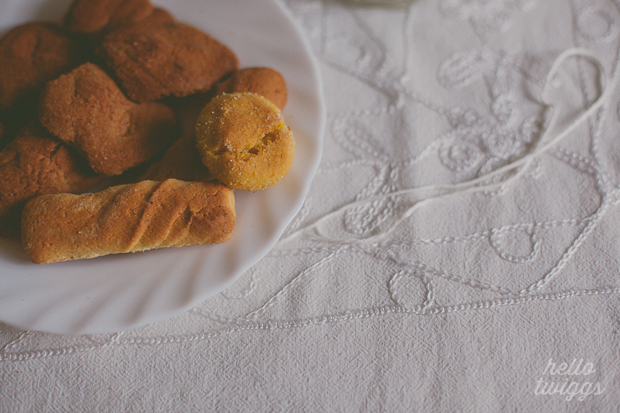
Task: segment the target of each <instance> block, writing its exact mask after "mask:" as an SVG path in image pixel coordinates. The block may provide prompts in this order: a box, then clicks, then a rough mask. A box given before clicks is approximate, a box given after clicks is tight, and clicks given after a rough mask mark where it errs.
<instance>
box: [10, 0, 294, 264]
mask: <svg viewBox="0 0 620 413" xmlns="http://www.w3.org/2000/svg"><path fill="white" fill-rule="evenodd" d="M191 96H200V98H201V99H204V101H205V102H208V103H207V104H206V106H205V107H204V109H203V110H202V112H201V113H200V116H199V117H198V119H197V121H196V127H195V131H191V132H190V133H186V134H185V135H184V134H183V133H182V130H181V127H180V125H179V123H180V122H179V118H180V113H179V110H181V109H180V108H183V107H184V104H183V102H184V100H188V99H191ZM286 102H287V89H286V82H285V81H284V78H283V77H282V75H281V74H280V73H279V72H277V71H276V70H274V69H271V68H266V67H260V68H259V67H251V68H243V69H240V68H239V60H238V58H237V56H236V55H235V53H234V52H233V51H232V50H231V49H230V48H228V47H227V46H226V45H224V44H223V43H221V42H220V41H218V40H216V39H214V38H213V37H211V36H210V35H208V34H207V33H205V32H203V31H201V30H200V29H198V28H196V27H193V26H190V25H188V24H185V23H182V22H178V21H177V20H176V19H175V18H174V16H173V15H172V14H171V13H170V12H169V11H166V10H163V9H161V8H157V7H155V6H153V5H152V4H151V3H150V1H149V0H74V2H73V3H72V4H71V6H70V8H69V10H68V12H67V14H66V17H65V19H64V22H63V24H62V25H59V24H53V23H42V22H31V23H26V24H23V25H20V26H18V27H15V28H13V29H12V30H10V31H9V32H8V33H6V34H5V35H4V36H3V37H2V38H0V236H2V237H13V238H21V240H22V243H23V246H24V249H25V251H26V252H27V254H28V256H29V257H30V258H31V260H32V261H33V262H34V263H37V264H43V263H53V262H58V261H67V260H73V259H81V258H93V257H97V256H101V255H107V254H115V253H124V252H136V251H144V250H150V249H155V248H162V247H169V246H183V245H190V244H212V243H221V242H224V241H226V240H228V239H229V238H230V237H231V235H232V232H233V228H234V223H235V199H234V191H233V190H234V189H237V190H249V191H258V190H262V189H265V188H268V187H270V186H272V185H274V184H276V183H277V182H278V181H279V180H280V179H282V177H283V176H284V175H285V174H286V172H287V171H288V169H289V167H290V165H291V163H292V160H293V155H294V148H295V141H294V138H293V135H292V133H291V131H290V128H289V127H288V126H287V125H286V124H285V123H284V120H283V117H282V113H281V110H282V109H283V108H284V106H285V105H286ZM194 132H195V133H194Z"/></svg>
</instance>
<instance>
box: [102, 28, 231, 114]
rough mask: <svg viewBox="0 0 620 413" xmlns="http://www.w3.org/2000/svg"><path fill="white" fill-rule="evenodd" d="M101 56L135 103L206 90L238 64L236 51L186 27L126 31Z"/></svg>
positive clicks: (113, 36)
mask: <svg viewBox="0 0 620 413" xmlns="http://www.w3.org/2000/svg"><path fill="white" fill-rule="evenodd" d="M98 54H99V56H100V57H101V58H103V60H104V61H105V62H106V64H107V66H108V67H109V68H110V69H111V71H112V73H113V74H114V76H115V77H116V79H118V81H119V83H120V85H121V86H122V88H123V90H124V91H125V93H126V94H127V96H129V98H130V99H132V100H134V101H136V102H147V101H151V100H157V99H160V98H163V97H165V96H170V95H173V96H177V97H183V96H187V95H190V94H193V93H197V92H206V91H208V90H209V89H210V88H211V87H212V86H213V85H214V84H215V83H216V82H218V81H219V80H220V79H221V78H222V77H224V76H226V75H228V74H229V73H232V72H233V71H234V70H236V69H237V67H238V65H239V62H238V59H237V56H236V55H235V54H234V53H233V51H232V50H230V49H229V48H228V47H226V46H225V45H223V44H222V43H220V42H218V41H217V40H215V39H214V38H212V37H211V36H209V35H208V34H206V33H204V32H202V31H200V30H198V29H197V28H195V27H192V26H189V25H187V24H183V23H167V24H150V25H138V26H128V27H122V28H120V29H118V30H115V31H113V32H111V33H109V34H107V35H106V36H105V37H104V38H103V40H102V42H101V46H100V48H99V49H98Z"/></svg>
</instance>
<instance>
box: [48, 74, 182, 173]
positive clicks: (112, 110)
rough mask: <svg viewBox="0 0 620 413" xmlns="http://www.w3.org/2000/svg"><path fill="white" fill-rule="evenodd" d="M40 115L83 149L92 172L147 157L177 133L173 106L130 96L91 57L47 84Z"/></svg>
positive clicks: (114, 170)
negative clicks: (130, 98)
mask: <svg viewBox="0 0 620 413" xmlns="http://www.w3.org/2000/svg"><path fill="white" fill-rule="evenodd" d="M39 120H40V121H41V123H42V124H43V126H45V127H46V128H47V129H48V130H49V131H50V132H51V133H52V135H54V136H56V137H58V138H59V139H61V140H62V141H64V142H66V143H67V144H68V145H71V146H73V147H75V148H76V149H77V150H78V151H79V152H80V153H82V154H83V155H84V157H85V158H86V160H87V161H88V163H89V165H90V166H91V167H92V168H93V170H94V171H95V172H97V173H99V174H102V175H108V176H111V175H119V174H121V173H123V172H124V171H126V170H127V169H129V168H131V167H133V166H136V165H138V164H141V163H143V162H146V161H148V160H150V159H152V158H153V157H154V156H155V155H157V154H158V153H162V152H163V151H165V150H166V149H167V148H168V147H169V146H170V145H171V144H172V143H173V142H174V141H175V140H176V139H177V138H178V135H179V132H178V125H177V122H176V118H175V115H174V112H173V111H172V109H170V108H169V107H168V106H166V105H163V104H161V103H155V102H148V103H142V104H137V103H134V102H132V101H130V100H129V99H127V98H126V97H125V95H124V94H123V93H122V91H121V90H120V89H119V88H118V86H117V85H116V83H115V82H114V80H112V78H110V77H109V76H108V75H107V74H106V73H105V72H104V71H103V70H102V69H100V68H99V67H98V66H96V65H95V64H93V63H85V64H83V65H82V66H80V67H78V68H76V69H75V70H73V71H71V72H70V73H68V74H66V75H63V76H61V77H59V78H58V79H56V80H53V81H51V82H49V83H48V84H47V86H46V87H45V89H44V90H43V93H42V94H41V100H40V104H39Z"/></svg>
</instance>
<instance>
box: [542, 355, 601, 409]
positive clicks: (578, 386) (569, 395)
mask: <svg viewBox="0 0 620 413" xmlns="http://www.w3.org/2000/svg"><path fill="white" fill-rule="evenodd" d="M595 372H596V368H595V367H594V364H592V363H590V362H587V361H586V362H584V360H583V359H579V360H577V359H574V360H573V361H572V362H571V363H570V364H568V363H556V362H554V361H553V359H549V362H548V363H547V367H545V370H544V371H543V374H542V377H540V378H539V379H538V380H536V388H535V389H534V394H535V395H537V396H560V397H564V399H565V400H566V401H571V400H573V399H575V400H579V401H584V400H586V399H587V398H588V397H590V396H598V395H600V394H602V393H603V392H604V391H605V388H604V387H603V386H602V385H601V382H599V381H596V380H595V377H594V376H593V375H594V373H595Z"/></svg>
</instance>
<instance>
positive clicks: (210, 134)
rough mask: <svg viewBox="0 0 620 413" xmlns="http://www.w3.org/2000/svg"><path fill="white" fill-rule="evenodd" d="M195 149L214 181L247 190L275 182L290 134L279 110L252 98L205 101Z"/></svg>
mask: <svg viewBox="0 0 620 413" xmlns="http://www.w3.org/2000/svg"><path fill="white" fill-rule="evenodd" d="M196 145H197V147H198V150H199V151H200V154H201V157H202V162H203V163H204V164H205V165H206V167H207V168H208V169H209V171H210V172H211V173H212V174H213V176H215V178H216V179H217V180H219V181H220V182H222V183H224V184H226V185H228V186H230V187H231V188H236V189H245V190H248V191H258V190H261V189H265V188H268V187H270V186H272V185H274V184H276V183H277V182H278V181H280V179H282V178H283V177H284V175H285V174H286V172H287V171H288V169H289V167H290V166H291V163H292V162H293V155H294V152H295V140H294V138H293V134H292V132H291V130H290V128H289V127H288V126H287V125H286V124H285V123H284V119H283V118H282V114H281V112H280V110H279V109H278V108H277V107H276V106H275V105H274V104H273V103H271V102H270V101H269V100H267V99H265V98H264V97H262V96H259V95H256V94H253V93H232V94H225V95H221V96H217V97H215V98H214V99H213V100H211V102H209V104H207V106H205V107H204V109H203V110H202V111H201V112H200V115H199V116H198V121H197V122H196Z"/></svg>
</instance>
